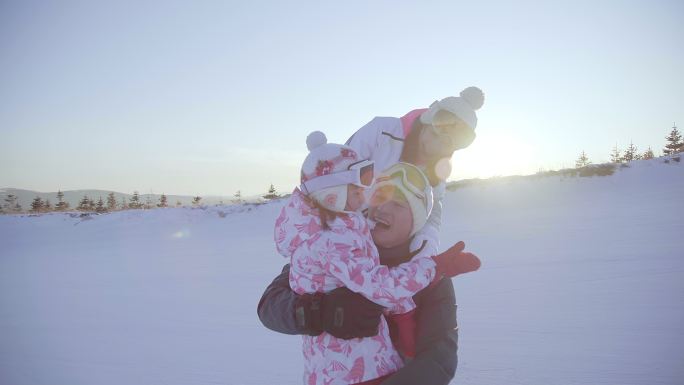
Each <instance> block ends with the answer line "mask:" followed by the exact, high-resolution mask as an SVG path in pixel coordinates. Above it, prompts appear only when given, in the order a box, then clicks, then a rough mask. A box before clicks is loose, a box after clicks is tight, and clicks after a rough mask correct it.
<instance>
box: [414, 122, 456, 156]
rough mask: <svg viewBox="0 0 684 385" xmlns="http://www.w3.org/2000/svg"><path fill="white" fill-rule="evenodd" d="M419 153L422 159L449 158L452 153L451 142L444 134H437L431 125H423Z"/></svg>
mask: <svg viewBox="0 0 684 385" xmlns="http://www.w3.org/2000/svg"><path fill="white" fill-rule="evenodd" d="M419 149H420V151H421V155H422V157H423V158H424V159H441V158H450V157H451V155H452V154H453V153H454V149H453V144H452V142H451V140H450V138H449V137H448V136H447V135H445V134H441V135H440V134H438V133H437V132H436V130H435V129H433V128H432V126H427V125H424V126H423V130H422V131H421V133H420V146H419Z"/></svg>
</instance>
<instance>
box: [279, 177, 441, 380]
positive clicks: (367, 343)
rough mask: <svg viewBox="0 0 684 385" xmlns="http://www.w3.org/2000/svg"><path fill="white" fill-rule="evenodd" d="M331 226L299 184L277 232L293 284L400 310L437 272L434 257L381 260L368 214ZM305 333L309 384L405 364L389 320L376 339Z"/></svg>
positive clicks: (363, 376) (366, 376)
mask: <svg viewBox="0 0 684 385" xmlns="http://www.w3.org/2000/svg"><path fill="white" fill-rule="evenodd" d="M328 225H329V227H330V229H322V228H321V222H320V217H319V215H318V210H317V209H316V208H315V207H313V206H312V205H311V203H310V201H309V200H308V198H307V197H306V196H304V194H303V193H302V192H301V191H300V190H299V189H295V190H294V192H293V193H292V196H291V198H290V201H289V202H288V204H287V205H286V206H285V207H283V209H282V211H281V213H280V216H279V217H278V219H277V220H276V226H275V234H274V236H275V241H276V247H277V249H278V252H279V253H280V254H282V255H283V256H285V257H289V258H290V259H291V266H290V286H291V288H292V290H294V291H295V292H297V293H298V294H303V293H316V292H329V291H331V290H333V289H335V288H338V287H342V286H346V287H347V288H349V289H350V290H352V291H354V292H357V293H360V294H362V295H363V296H365V297H366V298H368V299H369V300H371V301H373V302H375V303H378V304H380V305H382V306H385V307H387V308H389V309H391V311H392V312H394V313H404V312H407V311H409V310H412V309H413V308H414V307H415V304H414V303H413V300H412V298H411V297H412V296H413V295H414V294H416V293H417V292H418V291H420V290H422V289H424V288H425V287H427V286H428V285H429V284H430V282H431V281H432V280H433V278H434V275H435V263H434V261H433V260H432V258H429V257H418V258H414V259H413V260H412V261H410V262H407V263H403V264H401V265H399V266H397V267H394V268H392V269H390V268H388V267H386V266H383V265H381V264H380V259H379V256H378V250H377V248H376V247H375V244H374V243H373V240H372V238H371V235H370V228H369V225H368V221H367V220H366V218H365V217H364V216H363V215H362V214H360V213H344V214H340V215H339V216H338V217H337V218H335V219H334V220H333V221H330V222H329V223H328ZM302 338H303V350H304V383H305V384H307V385H314V384H325V385H328V384H332V385H347V384H356V383H359V382H363V381H368V380H372V379H375V378H378V377H381V376H384V375H387V374H391V373H394V372H395V371H397V370H398V369H400V368H401V367H402V366H403V362H402V360H401V358H400V357H399V354H398V353H397V351H396V350H395V348H394V347H393V345H392V341H391V340H390V336H389V330H388V327H387V323H386V321H385V319H384V318H383V319H382V320H381V323H380V327H379V333H378V334H377V335H376V336H374V337H369V338H354V339H350V340H344V339H339V338H336V337H334V336H332V335H330V334H328V333H325V332H324V333H323V334H321V335H319V336H317V337H311V336H302Z"/></svg>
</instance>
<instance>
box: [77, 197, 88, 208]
mask: <svg viewBox="0 0 684 385" xmlns="http://www.w3.org/2000/svg"><path fill="white" fill-rule="evenodd" d="M76 209H77V210H79V211H90V198H88V196H87V195H84V196H83V198H81V200H80V201H79V202H78V207H76Z"/></svg>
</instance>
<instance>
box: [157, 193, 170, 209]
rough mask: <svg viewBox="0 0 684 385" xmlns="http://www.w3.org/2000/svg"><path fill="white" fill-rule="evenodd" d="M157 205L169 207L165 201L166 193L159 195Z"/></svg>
mask: <svg viewBox="0 0 684 385" xmlns="http://www.w3.org/2000/svg"><path fill="white" fill-rule="evenodd" d="M157 207H169V205H168V204H167V203H166V195H164V193H162V195H161V197H159V203H157Z"/></svg>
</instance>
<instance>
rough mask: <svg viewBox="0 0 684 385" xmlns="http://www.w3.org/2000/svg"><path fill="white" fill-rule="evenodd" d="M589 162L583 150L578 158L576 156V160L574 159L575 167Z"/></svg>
mask: <svg viewBox="0 0 684 385" xmlns="http://www.w3.org/2000/svg"><path fill="white" fill-rule="evenodd" d="M590 164H591V162H590V161H589V158H588V157H587V154H585V153H584V151H582V153H581V154H580V156H579V158H577V160H576V161H575V168H580V167H586V166H588V165H590Z"/></svg>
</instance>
